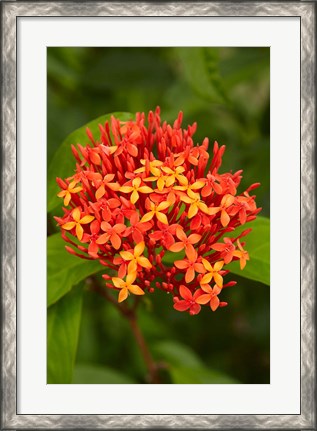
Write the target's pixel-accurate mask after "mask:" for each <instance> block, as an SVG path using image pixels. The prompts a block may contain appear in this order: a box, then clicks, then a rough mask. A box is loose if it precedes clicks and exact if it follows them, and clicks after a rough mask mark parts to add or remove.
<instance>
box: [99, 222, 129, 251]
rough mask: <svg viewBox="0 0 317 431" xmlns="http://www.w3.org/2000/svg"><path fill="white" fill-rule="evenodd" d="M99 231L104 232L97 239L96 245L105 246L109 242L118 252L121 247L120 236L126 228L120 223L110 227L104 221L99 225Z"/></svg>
mask: <svg viewBox="0 0 317 431" xmlns="http://www.w3.org/2000/svg"><path fill="white" fill-rule="evenodd" d="M101 229H102V230H103V231H104V232H106V233H104V234H102V235H100V237H99V238H98V239H97V241H96V243H97V244H105V243H106V242H108V241H110V242H111V244H112V246H113V247H114V248H115V249H116V250H118V249H119V248H120V246H121V236H120V235H122V233H123V232H124V231H125V230H126V226H125V225H124V224H122V223H118V224H115V225H114V226H111V225H110V224H109V223H107V222H106V221H103V222H102V223H101Z"/></svg>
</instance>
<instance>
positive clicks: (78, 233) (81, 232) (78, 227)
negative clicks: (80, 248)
mask: <svg viewBox="0 0 317 431" xmlns="http://www.w3.org/2000/svg"><path fill="white" fill-rule="evenodd" d="M83 235H84V229H83V228H82V227H81V225H80V223H76V236H77V238H78V239H79V241H81V239H82V237H83Z"/></svg>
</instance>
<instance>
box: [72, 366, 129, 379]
mask: <svg viewBox="0 0 317 431" xmlns="http://www.w3.org/2000/svg"><path fill="white" fill-rule="evenodd" d="M72 383H75V384H127V383H136V382H135V381H134V380H133V379H131V378H130V377H128V376H126V375H125V374H121V373H119V372H118V371H116V370H113V369H112V368H108V367H104V366H100V365H95V364H79V365H76V366H75V368H74V376H73V382H72Z"/></svg>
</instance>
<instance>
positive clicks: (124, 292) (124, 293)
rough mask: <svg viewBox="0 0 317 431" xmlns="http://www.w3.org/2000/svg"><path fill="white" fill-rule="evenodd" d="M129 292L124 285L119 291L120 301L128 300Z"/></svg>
mask: <svg viewBox="0 0 317 431" xmlns="http://www.w3.org/2000/svg"><path fill="white" fill-rule="evenodd" d="M128 294H129V292H128V289H127V288H126V287H123V288H122V289H121V290H120V292H119V296H118V302H123V301H124V300H126V299H127V297H128Z"/></svg>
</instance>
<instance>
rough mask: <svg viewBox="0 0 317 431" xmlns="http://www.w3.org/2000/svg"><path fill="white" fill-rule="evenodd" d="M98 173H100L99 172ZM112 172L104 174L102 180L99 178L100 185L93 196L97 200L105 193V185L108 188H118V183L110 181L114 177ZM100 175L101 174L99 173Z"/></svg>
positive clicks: (115, 189)
mask: <svg viewBox="0 0 317 431" xmlns="http://www.w3.org/2000/svg"><path fill="white" fill-rule="evenodd" d="M99 175H100V174H99ZM114 176H115V175H114V174H107V175H105V176H104V178H103V180H101V181H102V182H101V185H100V186H99V187H98V189H97V190H96V193H95V196H96V199H97V201H98V200H99V199H101V198H102V197H103V195H104V194H105V193H106V189H105V187H109V189H111V190H114V191H117V190H119V188H120V184H118V183H112V182H111V181H112V180H113V179H114ZM100 177H101V175H100ZM101 178H102V177H101Z"/></svg>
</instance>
